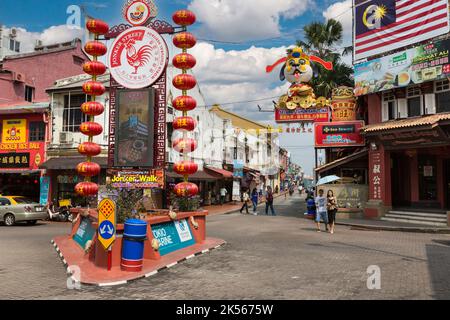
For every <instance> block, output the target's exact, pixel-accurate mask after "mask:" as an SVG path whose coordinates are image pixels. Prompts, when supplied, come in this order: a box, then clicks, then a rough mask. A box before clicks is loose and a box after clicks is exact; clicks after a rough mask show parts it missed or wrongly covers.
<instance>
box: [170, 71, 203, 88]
mask: <svg viewBox="0 0 450 320" xmlns="http://www.w3.org/2000/svg"><path fill="white" fill-rule="evenodd" d="M172 84H173V86H174V87H175V88H177V89H178V90H191V89H193V88H194V87H195V86H196V85H197V80H195V78H194V76H192V75H190V74H186V73H183V74H179V75H177V76H175V77H174V78H173V81H172Z"/></svg>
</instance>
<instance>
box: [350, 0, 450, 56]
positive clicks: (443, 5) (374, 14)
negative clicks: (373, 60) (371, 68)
mask: <svg viewBox="0 0 450 320" xmlns="http://www.w3.org/2000/svg"><path fill="white" fill-rule="evenodd" d="M353 4H354V5H353V8H354V14H353V16H354V23H353V26H354V32H353V34H354V39H353V44H354V52H353V54H354V60H361V59H364V58H368V57H371V56H374V55H378V54H381V53H384V52H388V51H391V50H395V49H398V48H403V47H405V46H408V45H411V44H414V43H418V42H421V41H425V40H428V39H432V38H434V37H437V36H440V35H443V34H446V33H448V32H449V31H450V29H449V14H448V0H432V1H431V0H430V1H426V0H420V1H406V0H405V1H400V0H354V1H353Z"/></svg>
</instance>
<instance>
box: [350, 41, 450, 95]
mask: <svg viewBox="0 0 450 320" xmlns="http://www.w3.org/2000/svg"><path fill="white" fill-rule="evenodd" d="M449 50H450V39H447V40H442V41H436V42H433V43H430V44H426V45H420V46H417V47H414V48H411V49H408V50H404V51H401V52H399V53H396V54H391V55H387V56H384V57H381V58H378V59H374V60H370V61H368V62H365V63H361V64H357V65H355V68H354V69H355V95H356V96H361V95H366V94H369V93H376V92H380V91H384V90H389V89H393V88H399V87H405V86H408V85H414V84H419V83H422V82H426V81H432V80H438V79H446V78H447V76H449V75H450V64H449V57H450V55H449Z"/></svg>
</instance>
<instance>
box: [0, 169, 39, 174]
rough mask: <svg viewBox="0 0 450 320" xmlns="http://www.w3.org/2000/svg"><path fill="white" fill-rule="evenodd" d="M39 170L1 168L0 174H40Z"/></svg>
mask: <svg viewBox="0 0 450 320" xmlns="http://www.w3.org/2000/svg"><path fill="white" fill-rule="evenodd" d="M40 173H41V170H28V169H25V170H20V169H12V170H8V169H1V170H0V174H21V175H30V174H40Z"/></svg>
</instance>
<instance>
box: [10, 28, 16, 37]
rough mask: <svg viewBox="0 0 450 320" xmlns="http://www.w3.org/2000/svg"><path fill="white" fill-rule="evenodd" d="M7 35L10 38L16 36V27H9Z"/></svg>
mask: <svg viewBox="0 0 450 320" xmlns="http://www.w3.org/2000/svg"><path fill="white" fill-rule="evenodd" d="M9 36H10V37H11V38H15V37H17V29H16V28H11V33H10V34H9Z"/></svg>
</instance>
